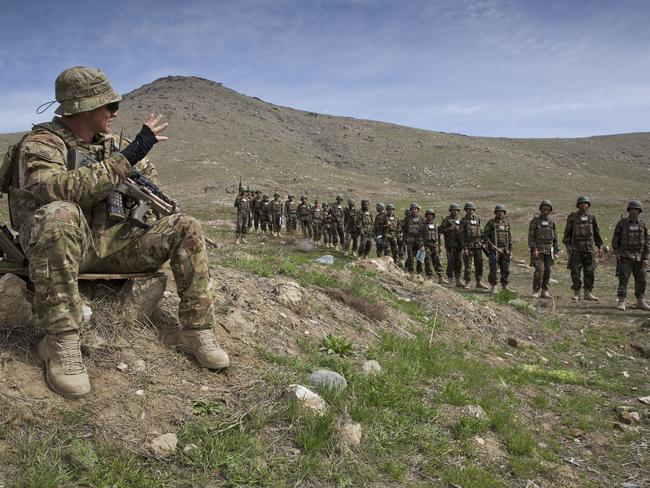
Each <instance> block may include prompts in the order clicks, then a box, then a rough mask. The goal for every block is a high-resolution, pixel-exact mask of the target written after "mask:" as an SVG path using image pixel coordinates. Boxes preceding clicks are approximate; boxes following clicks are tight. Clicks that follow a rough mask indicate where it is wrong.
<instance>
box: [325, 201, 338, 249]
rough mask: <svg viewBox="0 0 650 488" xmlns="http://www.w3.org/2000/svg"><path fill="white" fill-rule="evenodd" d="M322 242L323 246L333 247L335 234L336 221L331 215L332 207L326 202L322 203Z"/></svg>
mask: <svg viewBox="0 0 650 488" xmlns="http://www.w3.org/2000/svg"><path fill="white" fill-rule="evenodd" d="M322 228H323V242H324V243H325V247H334V237H335V236H336V223H335V222H334V218H333V217H332V207H331V206H330V204H328V203H326V204H324V205H323V227H322Z"/></svg>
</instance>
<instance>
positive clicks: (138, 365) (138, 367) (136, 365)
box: [131, 359, 147, 373]
mask: <svg viewBox="0 0 650 488" xmlns="http://www.w3.org/2000/svg"><path fill="white" fill-rule="evenodd" d="M131 369H132V370H133V371H135V372H136V373H142V372H143V371H144V370H145V369H147V363H145V362H144V360H143V359H136V360H135V361H133V367H132V368H131Z"/></svg>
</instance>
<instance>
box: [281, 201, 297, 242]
mask: <svg viewBox="0 0 650 488" xmlns="http://www.w3.org/2000/svg"><path fill="white" fill-rule="evenodd" d="M297 212H298V205H297V204H296V201H295V200H294V199H293V195H291V194H289V195H288V196H287V201H286V202H284V213H285V215H284V216H285V218H286V219H287V224H286V228H287V234H289V235H291V236H292V235H294V234H295V233H296V227H297V225H298V215H297Z"/></svg>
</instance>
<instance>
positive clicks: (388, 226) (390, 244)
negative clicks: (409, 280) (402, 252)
mask: <svg viewBox="0 0 650 488" xmlns="http://www.w3.org/2000/svg"><path fill="white" fill-rule="evenodd" d="M401 232H402V223H401V222H400V220H399V219H398V218H397V217H395V207H394V206H393V205H389V206H388V207H387V212H386V218H385V219H384V227H383V229H382V231H381V234H382V235H383V240H384V253H387V252H388V251H390V253H391V255H392V256H393V261H395V262H396V263H397V260H398V253H397V251H398V249H397V240H398V239H399V236H400V234H401Z"/></svg>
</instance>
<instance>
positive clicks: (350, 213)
mask: <svg viewBox="0 0 650 488" xmlns="http://www.w3.org/2000/svg"><path fill="white" fill-rule="evenodd" d="M356 213H357V209H356V208H355V207H350V206H347V207H345V209H343V223H344V224H345V230H346V231H348V232H353V231H354V229H355V227H356V222H355V217H356Z"/></svg>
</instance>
